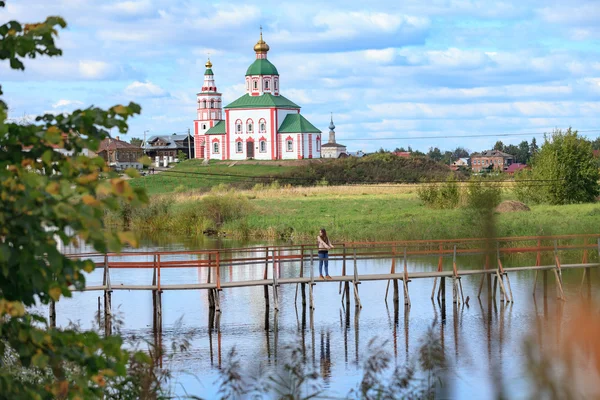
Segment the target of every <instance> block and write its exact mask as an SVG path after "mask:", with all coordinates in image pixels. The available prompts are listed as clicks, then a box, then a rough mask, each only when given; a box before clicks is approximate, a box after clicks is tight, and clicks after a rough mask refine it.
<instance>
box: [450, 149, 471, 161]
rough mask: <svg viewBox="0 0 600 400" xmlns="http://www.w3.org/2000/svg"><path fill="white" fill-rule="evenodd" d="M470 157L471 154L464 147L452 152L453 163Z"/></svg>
mask: <svg viewBox="0 0 600 400" xmlns="http://www.w3.org/2000/svg"><path fill="white" fill-rule="evenodd" d="M467 157H469V152H468V151H467V150H465V149H464V148H463V147H457V148H456V149H454V151H453V152H452V161H456V160H458V159H459V158H467Z"/></svg>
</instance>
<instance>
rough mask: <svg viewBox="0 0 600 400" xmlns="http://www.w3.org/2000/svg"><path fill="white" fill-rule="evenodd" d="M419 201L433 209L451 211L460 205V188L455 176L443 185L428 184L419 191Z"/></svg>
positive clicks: (420, 187)
mask: <svg viewBox="0 0 600 400" xmlns="http://www.w3.org/2000/svg"><path fill="white" fill-rule="evenodd" d="M417 195H418V196H419V199H420V200H421V201H422V202H423V203H425V205H427V206H428V207H431V208H440V209H451V208H456V207H458V205H459V203H460V188H459V186H458V182H457V181H456V179H454V177H453V176H449V177H448V179H447V180H446V182H444V183H441V184H436V183H426V184H423V185H421V186H419V188H418V189H417Z"/></svg>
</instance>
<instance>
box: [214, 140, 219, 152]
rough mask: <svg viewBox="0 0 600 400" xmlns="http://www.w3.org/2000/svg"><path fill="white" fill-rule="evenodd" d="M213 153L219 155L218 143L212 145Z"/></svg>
mask: <svg viewBox="0 0 600 400" xmlns="http://www.w3.org/2000/svg"><path fill="white" fill-rule="evenodd" d="M213 153H215V154H219V142H214V143H213Z"/></svg>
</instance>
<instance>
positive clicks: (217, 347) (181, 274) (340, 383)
mask: <svg viewBox="0 0 600 400" xmlns="http://www.w3.org/2000/svg"><path fill="white" fill-rule="evenodd" d="M239 245H240V243H236V242H233V241H227V240H221V241H217V240H211V239H180V238H162V239H161V240H152V241H149V240H146V241H144V243H143V246H142V248H141V249H139V250H142V251H143V250H184V249H199V248H217V247H234V246H239ZM246 245H248V244H246ZM250 245H251V244H250ZM448 261H451V260H448ZM528 261H530V260H521V261H519V262H520V263H521V264H524V263H525V264H526V263H527V262H528ZM465 262H466V261H465ZM390 263H391V260H364V261H359V263H358V270H359V271H360V273H361V274H369V273H384V272H389V268H390ZM466 263H467V264H468V262H466ZM529 264H531V263H529ZM504 266H505V268H507V267H510V266H511V265H510V261H506V262H505V265H504ZM315 268H317V267H316V266H315ZM445 268H451V267H450V266H449V265H445ZM459 268H463V267H459ZM408 269H409V271H433V270H436V269H437V259H416V260H409V264H408ZM298 270H299V265H297V264H284V265H283V266H282V272H281V275H282V277H288V276H289V277H291V276H297V275H298ZM340 270H341V263H340V262H332V263H331V264H330V273H331V274H332V275H337V274H339V273H340ZM582 272H583V271H582V270H566V271H564V273H563V277H564V290H565V295H566V297H567V299H569V301H567V302H563V301H560V300H557V298H556V295H555V293H556V292H555V289H554V279H553V276H552V275H549V280H548V282H549V283H550V287H549V290H548V293H549V295H548V298H547V299H544V297H543V294H542V293H543V292H542V285H541V282H540V281H538V285H537V286H538V289H537V294H536V296H535V297H534V296H532V289H533V285H534V273H533V272H519V273H514V274H512V275H511V283H512V291H513V296H514V303H507V304H505V303H503V302H500V301H499V300H496V301H488V299H487V296H483V295H482V299H481V301H479V300H478V298H477V291H478V289H479V283H480V277H479V276H466V277H464V278H463V279H462V284H463V289H464V294H465V297H466V296H469V297H470V302H469V305H468V306H466V305H462V304H461V305H460V306H458V307H457V306H455V305H454V304H453V303H452V298H451V296H452V291H451V286H450V283H447V301H446V303H445V307H443V306H442V304H440V303H438V302H437V301H436V302H432V301H431V299H430V296H431V291H432V285H433V280H432V279H416V280H413V281H412V282H410V293H411V300H412V306H411V307H410V308H406V307H404V305H403V304H402V300H401V303H400V305H399V307H397V308H395V307H394V305H393V302H392V296H391V294H390V296H389V300H388V304H387V305H386V302H385V301H384V294H385V290H386V282H377V281H373V282H363V283H362V284H361V285H360V296H361V302H362V306H363V307H362V309H358V308H356V307H355V306H354V299H352V302H351V306H350V307H349V308H347V309H346V308H345V307H343V304H342V302H341V296H340V295H339V294H338V289H339V287H338V283H325V284H318V285H317V286H316V287H315V291H314V296H315V306H316V308H315V310H314V311H312V315H311V311H310V310H308V309H305V310H303V308H302V306H301V304H300V301H298V303H297V304H295V303H294V297H295V291H296V288H295V286H293V285H284V286H281V287H280V293H279V296H280V297H279V304H280V311H279V312H278V313H277V315H275V313H274V311H273V308H272V307H273V304H272V303H273V302H272V299H271V306H270V310H269V311H266V309H265V301H264V296H263V287H251V288H236V289H224V290H223V291H222V292H221V297H220V299H221V309H222V313H221V314H220V316H218V318H216V319H210V318H209V316H210V313H209V307H208V299H207V292H206V291H194V290H188V291H165V292H164V293H163V295H162V302H163V304H162V307H163V329H162V336H160V337H161V340H162V343H163V344H165V345H166V346H167V348H170V347H169V346H170V343H172V342H173V341H174V340H175V341H180V340H181V339H182V338H183V337H187V336H189V337H190V344H191V346H190V348H189V350H188V351H186V352H182V353H179V352H177V353H175V354H174V355H173V356H172V357H168V356H167V357H165V360H164V362H165V363H166V364H168V366H169V367H170V368H172V369H173V370H174V371H175V375H176V383H175V384H174V386H173V389H174V391H175V392H176V394H178V395H183V394H184V393H186V392H187V393H189V394H195V395H198V396H201V397H203V398H214V397H215V396H216V394H217V390H218V387H217V384H216V383H215V382H216V381H217V379H218V377H219V371H220V368H221V367H222V366H223V365H224V363H226V362H227V359H228V354H229V352H230V350H231V349H232V348H235V349H236V351H237V353H238V355H239V357H240V359H241V364H242V367H243V368H244V370H246V371H247V372H249V373H254V372H255V371H257V370H261V369H262V370H265V371H270V370H274V369H276V368H278V366H281V363H282V362H284V361H282V358H283V357H282V354H284V348H285V346H286V345H289V344H291V345H296V346H297V345H298V344H299V343H302V344H303V348H305V356H306V359H307V361H308V363H309V364H310V365H312V366H314V367H315V369H316V370H317V371H318V372H320V374H321V375H322V376H323V381H322V385H323V387H324V389H325V391H326V393H327V395H330V396H334V397H337V396H339V397H343V396H346V395H347V394H348V392H349V391H350V390H351V389H352V388H356V387H357V385H358V383H359V381H360V379H361V377H362V365H363V364H362V363H364V361H365V360H366V358H367V356H368V354H369V350H368V348H367V347H368V344H369V342H370V340H371V339H373V338H378V339H379V340H380V341H381V342H384V344H383V346H384V348H385V349H386V350H387V351H389V352H390V353H391V354H392V358H393V363H394V365H400V366H401V365H404V364H405V363H407V362H409V361H411V360H416V357H417V356H418V354H417V353H418V349H419V346H420V344H421V341H422V340H423V339H424V337H425V335H426V334H427V332H428V329H429V328H430V327H431V326H433V332H434V333H435V334H436V335H439V338H440V339H441V341H442V345H443V349H444V352H445V355H446V358H447V366H446V368H445V371H446V378H445V380H446V384H445V386H444V393H443V396H444V397H450V398H473V396H474V394H475V393H476V394H477V395H476V397H477V398H478V399H488V398H494V396H495V392H494V391H495V390H496V389H497V387H498V384H497V382H498V380H497V379H498V376H500V377H501V379H502V383H503V390H504V391H505V394H506V395H507V396H508V398H513V399H515V398H527V397H529V393H530V392H529V390H530V383H529V381H528V380H527V377H526V373H525V372H526V371H525V365H526V358H525V351H524V345H523V343H524V339H525V338H526V337H527V335H529V334H530V333H532V330H533V329H534V328H535V327H537V328H538V329H539V331H538V333H537V336H536V337H537V338H538V340H539V341H540V343H538V344H540V345H542V344H543V345H544V346H552V345H553V343H554V342H555V340H554V339H552V340H551V339H550V337H551V336H552V335H548V339H546V338H544V335H545V334H546V333H550V332H561V331H562V330H563V329H564V327H565V326H567V325H568V324H569V320H570V315H571V314H572V313H571V310H570V307H576V304H577V302H576V301H574V300H575V299H578V298H579V297H580V294H579V283H580V281H581V275H582ZM315 273H317V271H316V270H315ZM221 275H222V279H224V280H227V279H230V278H233V279H236V280H246V279H262V268H261V267H250V268H238V267H234V268H231V269H230V268H229V267H222V272H221ZM592 278H593V279H592V298H593V299H594V301H598V299H599V298H600V290H599V288H600V285H598V283H599V278H598V274H597V272H596V271H594V272H593V274H592ZM151 280H152V272H151V271H148V270H113V271H111V282H112V285H113V286H117V285H119V284H121V283H126V284H150V283H151ZM201 281H206V269H203V270H198V269H195V268H188V269H169V270H163V271H162V283H163V284H171V283H190V282H194V283H195V282H201ZM87 283H88V285H100V284H101V283H102V271H101V270H97V271H94V272H93V273H91V274H90V275H89V277H88V279H87ZM400 292H402V285H400ZM99 296H101V293H100V292H85V293H75V294H74V295H73V298H71V299H63V300H61V301H60V302H59V303H58V304H57V306H56V309H57V324H58V325H59V326H66V325H68V324H69V323H70V322H76V323H78V324H79V325H80V326H81V327H82V328H84V329H90V328H94V327H95V322H94V315H95V312H96V310H97V307H98V298H99ZM400 298H401V299H402V293H400ZM572 300H573V301H572ZM112 304H113V310H114V312H115V313H116V314H117V315H118V319H120V320H122V321H123V322H122V326H121V328H120V329H121V334H122V335H124V336H125V337H127V338H134V337H135V338H136V340H148V341H153V340H155V338H156V337H157V336H156V335H155V333H156V332H153V312H152V294H151V292H149V291H148V292H144V291H115V292H113V295H112ZM44 311H46V312H47V310H44ZM311 321H312V324H311ZM540 328H541V329H540ZM96 329H97V327H96ZM552 337H553V336H552ZM546 342H553V343H546ZM494 372H495V373H494ZM498 372H499V374H498Z"/></svg>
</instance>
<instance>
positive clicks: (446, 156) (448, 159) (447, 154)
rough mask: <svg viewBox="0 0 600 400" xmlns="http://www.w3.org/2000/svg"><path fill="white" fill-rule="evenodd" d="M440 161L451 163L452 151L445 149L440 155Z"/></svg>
mask: <svg viewBox="0 0 600 400" xmlns="http://www.w3.org/2000/svg"><path fill="white" fill-rule="evenodd" d="M441 162H442V164H446V165H450V164H452V152H451V151H445V152H444V154H443V155H442V160H441Z"/></svg>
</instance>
